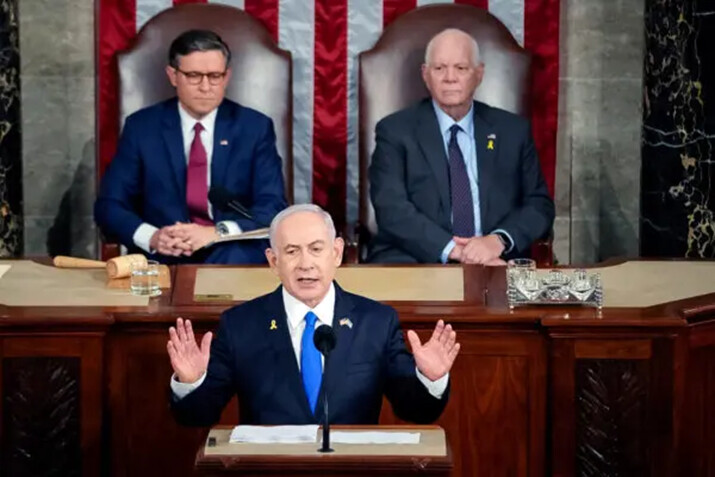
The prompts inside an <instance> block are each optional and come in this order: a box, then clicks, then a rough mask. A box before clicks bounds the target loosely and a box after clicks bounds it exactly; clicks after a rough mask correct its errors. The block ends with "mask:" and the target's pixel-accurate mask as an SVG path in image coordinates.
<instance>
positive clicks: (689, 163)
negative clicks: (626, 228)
mask: <svg viewBox="0 0 715 477" xmlns="http://www.w3.org/2000/svg"><path fill="white" fill-rule="evenodd" d="M645 32H646V51H645V64H644V92H643V136H642V141H643V142H642V173H641V175H642V180H641V255H643V256H646V257H648V256H651V257H652V256H658V257H684V256H685V257H703V258H715V215H714V211H715V47H714V46H713V45H715V4H714V3H713V2H712V0H646V11H645Z"/></svg>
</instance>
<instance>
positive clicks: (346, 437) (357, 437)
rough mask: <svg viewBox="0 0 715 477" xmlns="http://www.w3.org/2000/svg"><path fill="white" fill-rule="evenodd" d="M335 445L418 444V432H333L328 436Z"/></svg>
mask: <svg viewBox="0 0 715 477" xmlns="http://www.w3.org/2000/svg"><path fill="white" fill-rule="evenodd" d="M330 440H331V442H333V443H335V444H419V443H420V433H419V432H380V431H335V432H332V433H331V434H330Z"/></svg>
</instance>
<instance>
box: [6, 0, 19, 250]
mask: <svg viewBox="0 0 715 477" xmlns="http://www.w3.org/2000/svg"><path fill="white" fill-rule="evenodd" d="M21 131H22V124H21V122H20V58H19V45H18V20H17V1H16V0H0V257H13V256H19V255H21V254H22V252H23V250H22V245H23V243H22V225H23V222H22V214H23V210H22V152H21V146H22V133H21Z"/></svg>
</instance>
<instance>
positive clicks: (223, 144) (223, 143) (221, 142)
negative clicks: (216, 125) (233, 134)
mask: <svg viewBox="0 0 715 477" xmlns="http://www.w3.org/2000/svg"><path fill="white" fill-rule="evenodd" d="M219 144H221V145H222V146H228V139H221V141H220V142H219Z"/></svg>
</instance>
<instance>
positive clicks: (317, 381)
mask: <svg viewBox="0 0 715 477" xmlns="http://www.w3.org/2000/svg"><path fill="white" fill-rule="evenodd" d="M270 241H271V247H270V248H269V249H268V250H266V256H267V258H268V262H269V264H270V266H271V269H272V270H273V271H274V272H275V273H276V274H277V275H278V276H279V277H280V280H281V286H279V287H278V288H277V289H276V290H275V291H273V292H272V293H270V294H268V295H265V296H261V297H258V298H256V299H254V300H251V301H249V302H246V303H243V304H241V305H238V306H235V307H233V308H231V309H229V310H227V311H225V312H224V313H223V314H222V315H221V320H220V323H219V327H218V330H217V336H216V338H215V339H214V340H213V341H212V333H206V334H205V335H204V337H203V339H202V340H201V343H200V345H199V344H198V343H197V342H196V339H195V338H194V334H193V330H192V327H191V322H190V321H189V320H182V319H178V320H177V322H176V328H174V327H172V328H170V329H169V341H168V343H167V349H168V352H169V357H170V359H171V365H172V367H173V369H174V375H173V376H172V377H171V389H172V399H171V406H172V409H173V411H174V415H175V417H176V419H177V420H178V422H180V423H181V424H185V425H195V426H210V425H213V424H215V423H216V422H218V420H219V417H220V416H221V411H222V410H223V408H224V406H225V405H226V403H227V402H228V401H229V400H230V399H231V397H232V396H233V395H234V394H237V395H238V399H239V403H240V404H239V408H240V413H241V416H240V422H241V423H242V424H314V423H319V422H321V421H322V418H323V413H322V409H323V406H322V403H323V399H324V394H325V392H327V395H328V401H329V402H330V422H331V423H333V424H376V423H377V421H378V418H379V415H380V407H381V404H382V396H383V395H385V396H387V398H388V399H389V401H390V402H391V404H392V408H393V410H394V412H395V414H396V415H397V416H398V417H400V418H402V419H404V420H407V421H412V422H417V423H429V422H432V421H434V420H436V419H437V418H438V417H439V416H440V414H441V413H442V410H443V409H444V406H445V405H446V403H447V398H448V394H449V389H448V387H449V386H448V384H449V370H450V368H451V367H452V364H453V363H454V360H455V358H456V357H457V354H458V353H459V344H458V343H457V342H456V337H457V336H456V332H455V331H454V330H452V327H451V325H445V324H444V323H443V322H442V320H440V321H439V322H438V323H437V325H436V327H435V329H434V332H433V333H432V336H431V338H430V339H429V340H428V341H427V342H425V343H421V342H420V339H419V337H418V336H417V334H416V333H415V332H414V331H409V332H408V335H407V336H408V339H409V341H410V345H411V347H412V354H411V353H409V352H408V351H407V349H406V347H405V343H404V340H403V337H402V331H401V330H400V325H399V322H398V319H397V313H396V311H395V310H394V309H393V308H392V307H389V306H386V305H383V304H380V303H378V302H376V301H373V300H370V299H367V298H364V297H361V296H358V295H354V294H352V293H349V292H347V291H345V290H343V289H342V288H340V286H339V285H338V284H337V283H336V282H334V281H333V279H334V277H335V273H336V270H337V268H338V267H339V266H340V263H341V261H342V256H343V241H342V239H340V238H336V237H335V227H334V226H333V221H332V219H331V218H330V215H328V214H327V213H326V212H325V211H323V210H322V209H321V208H320V207H318V206H316V205H311V204H303V205H294V206H292V207H289V208H288V209H285V210H284V211H282V212H280V213H279V214H278V215H277V216H276V217H275V218H274V219H273V222H272V223H271V228H270ZM322 324H325V325H329V326H332V327H333V329H334V330H335V334H336V336H337V344H336V346H335V349H334V350H333V351H332V353H331V355H330V359H329V360H328V362H327V367H326V369H325V374H324V375H323V374H322V368H323V362H322V359H321V355H320V353H319V352H318V351H317V350H316V348H315V346H314V344H313V333H314V331H315V329H316V328H317V327H318V326H320V325H322Z"/></svg>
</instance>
